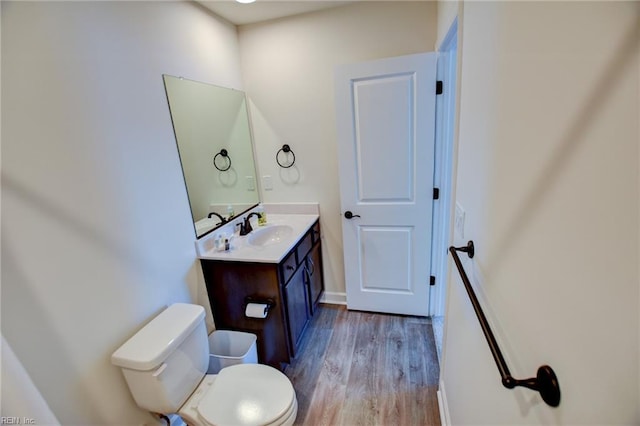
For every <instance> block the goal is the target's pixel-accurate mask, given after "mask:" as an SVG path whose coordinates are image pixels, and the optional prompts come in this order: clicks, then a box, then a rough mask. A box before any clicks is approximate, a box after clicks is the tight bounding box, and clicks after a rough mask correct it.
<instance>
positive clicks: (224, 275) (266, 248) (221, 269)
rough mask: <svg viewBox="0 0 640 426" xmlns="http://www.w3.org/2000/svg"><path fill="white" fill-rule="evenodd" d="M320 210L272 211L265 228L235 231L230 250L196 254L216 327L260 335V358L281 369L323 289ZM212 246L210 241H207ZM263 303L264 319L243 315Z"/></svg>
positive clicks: (313, 310) (255, 227)
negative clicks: (298, 212)
mask: <svg viewBox="0 0 640 426" xmlns="http://www.w3.org/2000/svg"><path fill="white" fill-rule="evenodd" d="M320 235H321V234H320V222H319V220H318V215H307V214H303V215H270V216H269V223H268V224H267V225H266V226H264V227H258V226H254V231H252V233H249V234H248V235H247V236H243V237H239V236H237V235H236V236H235V237H234V239H233V240H232V244H231V245H232V248H231V250H230V251H228V252H226V251H225V252H218V251H215V250H214V249H211V248H209V249H208V250H207V248H206V247H207V246H206V245H205V246H203V249H202V252H200V253H199V257H200V259H201V264H202V270H203V273H204V278H205V282H206V286H207V291H208V294H209V301H210V303H211V309H212V312H213V317H214V320H215V324H216V328H217V329H229V330H239V331H246V332H250V333H254V334H256V335H257V336H258V340H257V347H258V358H259V359H260V362H261V363H264V364H269V365H271V366H273V367H276V368H279V369H282V368H283V366H284V365H285V364H288V363H289V362H290V360H291V358H292V357H295V356H296V353H297V350H298V348H299V345H300V342H301V339H302V336H303V334H304V331H305V328H306V326H307V324H308V322H309V320H310V319H311V317H312V316H313V315H314V314H315V313H316V309H317V304H318V301H319V298H320V295H321V294H322V291H323V289H324V281H323V276H322V250H321V238H320ZM209 246H210V245H209ZM247 303H267V304H270V305H271V307H270V309H269V311H268V313H267V316H266V318H253V317H248V316H247V315H246V314H245V308H246V305H247Z"/></svg>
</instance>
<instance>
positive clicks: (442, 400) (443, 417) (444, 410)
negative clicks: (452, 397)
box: [438, 380, 451, 426]
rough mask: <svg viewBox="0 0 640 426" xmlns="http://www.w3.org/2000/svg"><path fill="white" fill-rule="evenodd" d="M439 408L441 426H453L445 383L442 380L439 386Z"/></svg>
mask: <svg viewBox="0 0 640 426" xmlns="http://www.w3.org/2000/svg"><path fill="white" fill-rule="evenodd" d="M438 408H439V409H440V424H441V425H442V426H451V418H450V417H449V404H448V403H447V393H446V392H445V390H444V382H443V381H442V380H440V384H439V386H438Z"/></svg>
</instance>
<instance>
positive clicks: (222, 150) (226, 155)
mask: <svg viewBox="0 0 640 426" xmlns="http://www.w3.org/2000/svg"><path fill="white" fill-rule="evenodd" d="M219 155H221V156H222V157H223V158H226V159H227V167H226V168H222V169H221V168H220V167H218V165H217V164H216V159H217V158H218V156H219ZM213 165H214V167H215V168H216V169H218V170H220V171H221V172H226V171H227V170H229V169H230V168H231V157H229V153H228V152H227V150H226V149H224V148H223V149H221V150H220V152H219V153H217V154H216V156H215V157H213Z"/></svg>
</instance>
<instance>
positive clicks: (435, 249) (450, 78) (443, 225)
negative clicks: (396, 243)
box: [429, 17, 458, 317]
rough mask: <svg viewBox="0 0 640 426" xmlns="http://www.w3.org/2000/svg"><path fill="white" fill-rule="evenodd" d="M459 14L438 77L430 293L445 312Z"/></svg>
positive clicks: (434, 306) (437, 309) (432, 308)
mask: <svg viewBox="0 0 640 426" xmlns="http://www.w3.org/2000/svg"><path fill="white" fill-rule="evenodd" d="M457 53H458V18H457V17H456V18H455V19H454V20H453V23H452V24H451V26H450V27H449V30H448V31H447V35H446V36H445V38H444V39H443V41H442V43H441V44H440V46H439V48H438V66H437V72H436V79H437V80H439V81H442V82H443V92H442V95H438V96H436V135H435V155H434V158H435V164H434V176H433V185H434V188H439V189H440V198H439V200H438V201H435V202H434V203H433V222H432V223H433V225H432V226H433V227H432V231H431V275H432V276H434V277H435V278H436V283H435V285H434V286H431V289H430V295H429V315H430V316H432V317H433V316H444V314H445V311H446V295H447V285H448V282H449V267H448V251H447V249H448V246H449V243H450V241H451V238H452V237H451V236H452V217H453V214H452V213H453V207H452V206H453V203H452V193H453V170H454V164H453V161H454V144H455V139H456V137H457V135H456V134H455V132H456V104H457V99H458V98H457V91H458V87H457V81H458V75H457V74H458V70H457V68H458V66H457V65H458V63H457V62H458V58H457Z"/></svg>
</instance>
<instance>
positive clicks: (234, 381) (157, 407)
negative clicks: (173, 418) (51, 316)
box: [111, 303, 298, 426]
mask: <svg viewBox="0 0 640 426" xmlns="http://www.w3.org/2000/svg"><path fill="white" fill-rule="evenodd" d="M111 362H112V363H113V364H114V365H117V366H118V367H120V368H121V369H122V372H123V374H124V377H125V380H126V381H127V384H128V385H129V389H130V390H131V394H132V395H133V398H134V399H135V401H136V403H137V404H138V406H140V407H142V408H144V409H146V410H149V411H151V412H153V413H160V414H172V413H177V414H178V415H180V417H182V418H183V419H184V421H185V422H186V423H187V424H189V425H192V426H199V425H218V426H223V425H274V426H275V425H292V424H293V422H294V421H295V419H296V414H297V411H298V402H297V400H296V394H295V391H294V389H293V386H292V385H291V382H290V381H289V379H288V378H287V376H285V375H284V374H282V373H281V372H280V371H278V370H276V369H275V368H273V367H269V366H267V365H262V364H238V365H232V366H230V367H226V368H223V369H222V370H221V371H220V373H219V374H217V375H209V374H206V371H207V367H208V365H209V342H208V340H207V331H206V327H205V323H204V308H203V307H202V306H198V305H190V304H185V303H176V304H173V305H171V306H170V307H168V308H167V309H166V310H164V311H163V312H162V313H160V315H158V316H157V317H155V318H154V319H153V320H151V322H150V323H149V324H147V325H146V326H144V328H142V329H141V330H140V331H139V332H138V333H136V334H135V335H134V336H133V337H132V338H130V339H129V340H128V341H127V342H126V343H125V344H124V345H122V346H121V347H120V348H119V349H118V350H117V351H115V352H114V353H113V355H112V356H111Z"/></svg>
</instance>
